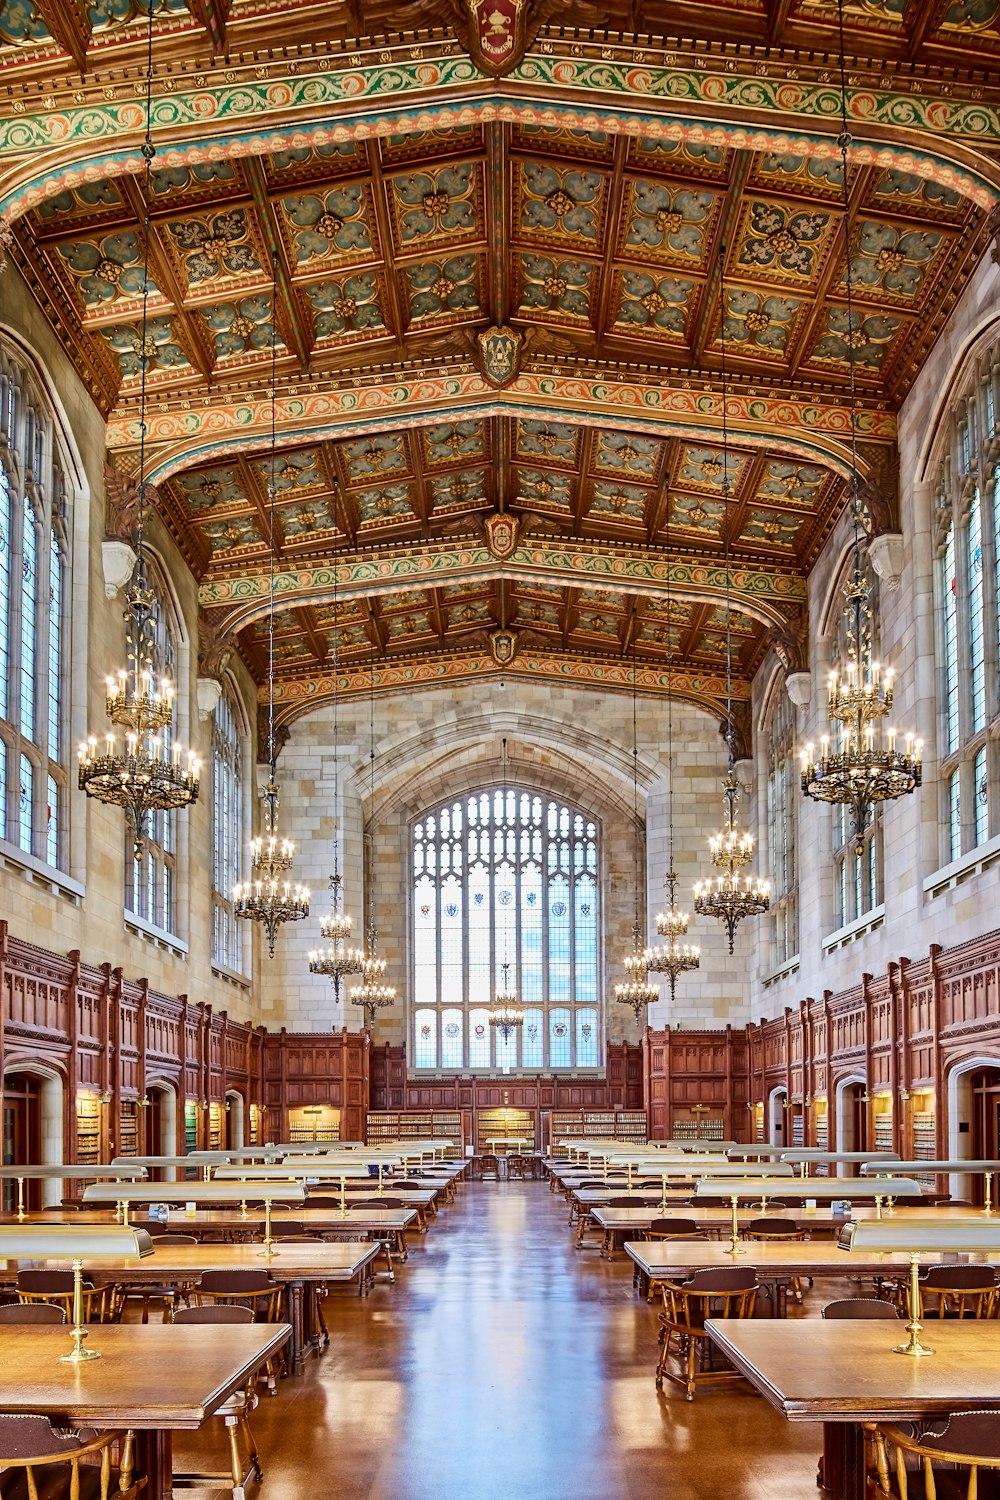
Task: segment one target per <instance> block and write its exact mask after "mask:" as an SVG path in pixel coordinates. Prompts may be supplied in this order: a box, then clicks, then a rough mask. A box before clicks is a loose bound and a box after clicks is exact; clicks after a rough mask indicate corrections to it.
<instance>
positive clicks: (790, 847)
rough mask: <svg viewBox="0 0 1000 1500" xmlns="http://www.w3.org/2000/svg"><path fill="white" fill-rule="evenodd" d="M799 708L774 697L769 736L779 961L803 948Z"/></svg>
mask: <svg viewBox="0 0 1000 1500" xmlns="http://www.w3.org/2000/svg"><path fill="white" fill-rule="evenodd" d="M797 790H798V777H797V775H796V768H795V709H794V707H793V705H792V702H791V700H790V699H789V697H788V694H787V693H786V692H785V690H784V687H783V686H782V687H780V688H779V689H778V690H777V693H776V695H775V705H774V708H773V710H772V713H771V719H770V724H769V727H768V736H767V826H768V839H769V850H770V856H771V907H770V920H771V953H772V959H773V961H774V963H775V965H778V964H783V963H787V962H788V960H789V959H790V958H793V957H794V955H795V954H796V953H798V951H799V923H798V860H797V853H798V851H797V847H796V844H797V833H798V829H797V820H796V807H797V801H798V799H797V795H796V793H797Z"/></svg>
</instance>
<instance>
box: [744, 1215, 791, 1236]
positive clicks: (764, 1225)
mask: <svg viewBox="0 0 1000 1500" xmlns="http://www.w3.org/2000/svg"><path fill="white" fill-rule="evenodd" d="M744 1233H745V1234H749V1235H756V1236H760V1237H766V1238H767V1239H783V1240H796V1239H801V1238H802V1235H803V1231H802V1230H801V1229H799V1228H798V1227H797V1226H796V1225H795V1224H793V1223H792V1221H791V1219H768V1218H764V1219H751V1220H750V1223H749V1224H748V1225H747V1226H746V1229H745V1230H744Z"/></svg>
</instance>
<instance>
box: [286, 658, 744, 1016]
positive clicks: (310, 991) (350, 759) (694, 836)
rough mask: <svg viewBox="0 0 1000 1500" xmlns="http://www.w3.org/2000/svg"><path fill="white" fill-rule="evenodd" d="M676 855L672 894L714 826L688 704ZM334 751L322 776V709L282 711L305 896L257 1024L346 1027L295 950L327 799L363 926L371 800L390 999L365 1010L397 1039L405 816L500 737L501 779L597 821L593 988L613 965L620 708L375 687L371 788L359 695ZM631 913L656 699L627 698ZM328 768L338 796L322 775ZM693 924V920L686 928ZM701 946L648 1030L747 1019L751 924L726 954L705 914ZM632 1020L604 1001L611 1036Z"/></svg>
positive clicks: (326, 860)
mask: <svg viewBox="0 0 1000 1500" xmlns="http://www.w3.org/2000/svg"><path fill="white" fill-rule="evenodd" d="M674 717H675V725H674V743H675V751H676V754H675V761H676V779H675V823H676V853H675V857H676V863H677V869H678V873H679V874H680V876H681V887H682V895H683V897H684V900H685V901H686V903H687V906H688V909H690V904H691V903H690V888H691V884H692V882H693V880H694V879H696V878H697V877H698V875H700V874H702V873H706V872H707V867H708V858H707V848H706V841H707V837H708V834H709V833H710V832H714V831H715V829H716V827H717V826H718V825H719V824H720V822H721V816H722V798H721V790H720V789H721V779H722V776H723V775H724V774H725V745H724V743H723V741H722V739H721V738H720V736H719V732H718V726H717V724H716V723H715V722H714V721H713V720H711V719H710V718H709V717H708V716H707V715H703V714H700V713H698V712H696V711H694V710H683V709H677V710H676V711H675V716H674ZM338 720H339V722H338V734H337V738H338V741H339V747H340V755H339V770H338V774H337V776H336V778H335V777H334V766H333V760H332V755H333V752H332V747H333V743H334V735H333V724H332V715H331V713H330V711H329V710H323V711H320V712H318V713H316V714H313V715H310V716H309V717H307V718H304V719H301V720H299V721H297V722H296V724H295V725H294V727H293V732H292V736H291V739H290V741H289V743H288V745H287V746H286V747H285V749H284V750H283V752H282V755H281V760H280V764H279V776H280V781H281V786H282V808H283V811H282V828H283V830H284V831H285V832H286V833H288V834H289V835H290V836H291V837H293V838H294V839H295V840H296V841H297V844H298V851H297V861H296V874H297V878H300V879H304V880H307V881H308V882H309V884H310V885H311V887H312V889H313V892H314V902H313V911H312V913H311V915H310V919H309V921H308V922H303V923H298V924H295V925H294V926H289V927H287V928H286V929H285V930H284V931H283V933H282V934H281V936H280V937H279V940H278V952H277V954H276V957H275V959H274V960H273V961H268V960H267V959H264V960H263V962H262V965H261V973H260V986H259V994H260V1019H261V1020H262V1021H263V1022H264V1023H265V1024H266V1025H267V1026H268V1027H274V1026H278V1025H285V1026H288V1027H289V1028H290V1029H294V1030H300V1031H308V1030H312V1031H322V1030H326V1029H329V1028H331V1027H339V1026H341V1025H342V1024H346V1025H348V1026H350V1027H353V1026H355V1025H357V1024H358V1020H357V1018H358V1015H359V1012H357V1010H356V1009H355V1008H354V1007H352V1005H351V1004H350V1002H349V1001H348V1002H347V1003H346V1004H345V999H346V997H344V998H342V1000H341V1003H340V1004H339V1005H337V1004H335V1002H334V997H333V989H332V985H331V984H330V982H329V981H328V980H325V979H322V978H317V977H315V976H311V975H310V974H309V973H308V951H309V949H310V948H311V947H313V946H315V944H316V943H317V940H318V917H319V913H320V912H321V911H322V910H324V909H325V907H326V902H327V897H326V893H325V890H324V886H325V881H326V877H327V876H328V874H329V872H330V868H331V859H332V837H333V831H334V808H335V806H339V808H340V811H341V819H342V821H341V863H342V869H343V876H344V889H345V896H346V906H347V909H348V911H350V912H351V913H352V915H353V916H354V918H355V932H356V933H358V934H360V933H361V930H362V920H363V910H364V901H365V879H364V832H365V827H366V823H367V821H368V819H369V815H370V813H371V812H372V810H373V811H374V840H375V842H374V848H375V864H374V868H375V872H376V879H375V883H374V896H375V902H376V913H377V920H378V930H379V951H380V953H381V954H382V956H383V957H385V958H386V959H387V961H388V965H389V981H390V982H391V983H392V984H393V985H395V986H396V989H397V992H398V995H399V1003H398V1004H397V1006H396V1007H395V1008H394V1009H393V1010H391V1011H388V1012H385V1013H383V1015H382V1016H381V1017H380V1018H379V1021H378V1024H377V1029H376V1040H377V1041H378V1042H380V1043H382V1042H390V1043H393V1044H396V1045H398V1044H401V1043H403V1041H404V1031H405V1010H404V1003H403V1002H404V997H405V995H406V993H407V988H408V968H407V964H408V959H407V931H408V922H409V906H408V879H407V872H408V866H409V857H410V855H409V848H410V826H411V824H412V822H413V821H414V819H415V818H416V817H417V816H418V815H419V814H420V813H421V812H423V811H425V810H426V809H427V808H429V807H432V806H434V805H435V804H437V803H439V802H441V801H443V800H444V799H445V798H447V797H449V796H452V795H457V794H460V793H461V792H463V791H466V790H471V789H473V788H475V787H479V786H482V785H484V784H489V783H493V782H499V780H500V777H501V774H502V772H501V742H502V740H503V739H504V738H506V739H507V742H508V745H507V752H508V784H509V785H512V786H515V785H516V786H524V787H529V788H531V789H537V790H540V791H542V792H546V791H552V792H554V793H556V794H558V795H560V796H564V797H566V798H567V799H568V800H569V801H571V802H573V803H575V804H576V805H578V806H581V807H582V808H583V809H584V810H585V811H587V812H589V813H590V814H591V815H592V816H594V817H595V818H597V819H598V820H599V823H600V827H601V832H602V851H603V872H602V873H603V884H602V892H601V896H602V902H603V927H604V940H605V944H604V959H605V983H604V993H605V994H606V995H610V989H611V986H612V985H613V984H614V983H615V982H616V981H617V980H618V978H619V977H621V976H620V964H621V959H622V958H623V956H624V954H625V952H626V951H627V950H628V949H629V947H630V946H631V929H632V922H633V912H634V890H635V886H634V878H633V868H634V853H633V850H634V840H633V784H632V764H633V758H632V722H631V709H630V707H629V709H628V711H625V709H624V706H623V701H622V698H621V696H620V695H619V696H613V695H611V694H597V693H585V692H581V691H579V690H572V689H565V688H543V687H538V686H536V685H534V684H520V683H518V681H517V679H516V678H510V679H508V681H507V684H506V688H505V690H504V693H503V695H502V696H501V695H500V694H498V693H497V692H496V690H495V687H493V686H491V687H490V688H488V689H483V688H476V687H473V686H468V685H467V686H460V687H456V688H455V690H454V691H452V692H443V691H433V692H427V693H418V694H412V695H409V696H397V697H392V698H381V697H380V698H377V699H376V702H375V761H374V797H373V796H372V792H371V761H370V752H369V745H370V733H369V709H368V704H367V702H366V701H357V700H355V701H347V702H344V703H342V704H341V706H340V710H339V715H338ZM638 742H639V762H638V764H639V824H640V840H641V844H640V872H641V873H640V881H641V884H642V888H643V889H642V899H641V903H640V922H641V924H642V931H643V936H644V939H645V940H648V941H653V940H655V935H656V934H655V914H656V912H657V911H658V910H659V909H660V906H661V905H662V899H663V891H662V881H663V875H664V873H665V870H666V856H667V785H668V783H667V767H666V715H665V710H664V706H663V705H662V704H661V703H658V702H655V701H653V700H644V699H640V700H639V708H638ZM335 779H336V783H337V788H336V802H335V800H334V781H335ZM695 929H697V931H696V930H695ZM692 936H693V937H694V938H695V940H696V941H698V942H700V943H701V946H702V949H703V961H702V966H701V969H700V970H699V971H698V972H697V973H696V974H695V975H693V976H691V977H690V978H689V979H688V978H685V979H683V980H682V981H681V982H680V985H679V987H678V995H677V1001H676V1003H675V1005H674V1006H673V1007H670V1006H669V1005H668V1004H667V1002H666V1001H661V1002H660V1003H659V1004H658V1005H656V1006H654V1007H652V1008H651V1011H650V1016H649V1021H650V1024H651V1025H657V1026H662V1025H664V1024H667V1023H670V1024H674V1025H686V1026H713V1025H718V1024H719V1023H720V1022H725V1021H727V1020H731V1021H733V1022H734V1023H736V1024H740V1023H742V1022H743V1021H744V1020H746V1019H747V1018H748V1016H749V970H750V965H751V961H752V960H751V955H752V935H751V934H750V932H749V931H747V932H742V933H741V935H740V937H739V938H738V940H737V952H736V955H735V957H733V958H730V957H729V954H728V952H727V949H726V944H725V942H724V939H723V937H722V934H721V933H720V931H719V930H718V927H717V924H715V923H710V922H698V923H695V922H693V923H692ZM639 1034H640V1028H639V1026H638V1025H637V1023H636V1022H635V1021H634V1019H633V1017H632V1012H631V1011H630V1010H629V1009H628V1008H627V1007H622V1006H618V1005H615V1004H609V1005H608V1035H609V1037H610V1039H611V1040H630V1041H635V1040H637V1039H638V1037H639Z"/></svg>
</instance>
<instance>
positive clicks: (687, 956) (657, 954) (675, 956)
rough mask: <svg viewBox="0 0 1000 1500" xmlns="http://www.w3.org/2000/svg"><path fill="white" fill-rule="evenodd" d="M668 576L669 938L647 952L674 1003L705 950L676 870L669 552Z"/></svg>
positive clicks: (659, 924)
mask: <svg viewBox="0 0 1000 1500" xmlns="http://www.w3.org/2000/svg"><path fill="white" fill-rule="evenodd" d="M666 576H667V595H666V604H667V773H668V775H669V777H670V787H669V790H668V793H667V813H668V817H667V821H668V824H669V829H670V848H669V860H668V864H667V873H666V875H665V876H664V877H663V886H664V890H665V891H666V893H667V901H666V909H665V910H664V911H661V912H657V915H656V930H657V932H658V933H659V935H660V937H662V938H666V942H665V943H658V944H657V945H656V946H655V947H654V948H647V949H646V954H645V958H646V967H647V970H651V971H652V972H653V973H655V974H666V976H667V980H668V983H669V985H670V999H671V1001H673V999H674V998H675V995H676V991H677V979H678V976H679V975H681V974H687V973H690V972H691V971H692V970H693V969H697V968H699V967H700V965H701V949H700V948H699V947H698V945H697V944H696V943H689V942H687V941H686V937H687V930H688V923H689V922H690V920H691V919H690V917H689V916H688V914H687V912H686V911H681V910H680V909H679V907H678V905H677V872H676V871H675V869H674V700H673V691H672V690H673V664H674V648H673V636H672V635H671V633H670V631H671V610H670V557H669V548H668V556H667V563H666Z"/></svg>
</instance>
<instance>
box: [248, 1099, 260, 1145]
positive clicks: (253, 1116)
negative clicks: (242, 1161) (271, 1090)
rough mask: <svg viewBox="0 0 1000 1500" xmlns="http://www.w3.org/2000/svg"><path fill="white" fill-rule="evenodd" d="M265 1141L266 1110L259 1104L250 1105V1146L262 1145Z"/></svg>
mask: <svg viewBox="0 0 1000 1500" xmlns="http://www.w3.org/2000/svg"><path fill="white" fill-rule="evenodd" d="M263 1143H264V1111H263V1110H262V1109H261V1107H260V1105H259V1104H251V1106H250V1139H249V1140H248V1141H247V1145H248V1146H261V1145H263Z"/></svg>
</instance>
